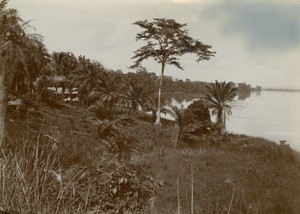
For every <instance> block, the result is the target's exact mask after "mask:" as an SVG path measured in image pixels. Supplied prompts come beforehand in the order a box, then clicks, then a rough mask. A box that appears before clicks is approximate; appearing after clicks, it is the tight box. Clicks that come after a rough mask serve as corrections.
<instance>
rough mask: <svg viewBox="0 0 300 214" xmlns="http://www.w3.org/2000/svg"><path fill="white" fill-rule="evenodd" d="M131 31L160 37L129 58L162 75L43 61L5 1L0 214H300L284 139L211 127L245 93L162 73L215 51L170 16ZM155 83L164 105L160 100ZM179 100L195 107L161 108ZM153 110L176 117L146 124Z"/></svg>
mask: <svg viewBox="0 0 300 214" xmlns="http://www.w3.org/2000/svg"><path fill="white" fill-rule="evenodd" d="M135 24H137V25H138V26H140V27H142V28H144V29H145V32H142V33H140V34H138V35H137V38H138V39H143V38H145V36H147V35H148V33H149V32H148V31H149V30H151V34H149V35H148V36H149V38H152V39H153V38H154V39H155V37H156V36H155V35H156V34H155V32H153V31H157V33H158V35H159V37H157V38H158V40H157V41H156V43H154V42H149V43H148V45H146V46H144V47H142V48H140V49H138V50H137V52H136V55H135V57H134V59H136V62H135V63H136V64H135V66H134V67H139V66H140V63H141V62H142V61H143V60H144V59H146V58H148V57H153V58H154V59H156V60H157V61H158V62H159V63H160V64H161V65H162V75H161V76H160V77H158V76H157V75H156V74H155V73H149V72H147V71H146V70H145V69H143V68H140V67H139V68H138V71H137V72H135V73H132V72H128V73H123V72H121V71H112V70H110V69H108V68H105V67H104V66H103V65H101V64H100V63H99V62H97V61H95V60H91V59H88V58H86V57H85V56H78V57H77V56H75V55H74V54H73V53H70V52H53V53H52V54H49V53H48V51H47V49H46V48H45V46H44V44H43V41H42V37H41V36H40V35H37V34H34V33H29V32H30V30H29V29H31V27H30V26H29V23H28V22H24V21H23V20H22V19H21V18H20V17H19V15H18V13H17V11H16V10H14V9H8V8H7V1H5V0H4V1H1V3H0V29H1V31H0V43H1V46H0V47H1V48H0V62H1V66H2V67H1V72H2V73H1V75H2V76H1V77H3V78H1V81H0V83H1V86H3V93H1V94H0V95H1V101H2V102H1V106H0V107H1V111H2V114H1V116H2V117H1V125H2V126H1V130H0V131H1V147H0V165H1V173H0V182H1V196H2V197H0V212H1V213H2V212H4V213H5V212H6V213H174V212H175V211H177V212H181V213H188V212H190V211H196V212H197V213H296V211H297V210H299V204H300V203H299V201H300V200H299V198H300V197H299V186H300V185H299V178H300V162H299V154H297V153H296V152H294V151H293V150H292V149H291V148H290V147H289V146H288V145H287V144H286V143H285V142H281V144H280V145H277V144H275V143H272V142H269V141H267V140H264V139H260V138H251V137H247V136H239V135H231V134H228V133H226V132H225V133H222V132H221V133H220V132H218V130H217V129H218V124H221V125H222V129H224V128H225V119H224V118H225V116H226V115H227V116H228V115H230V113H231V111H230V109H231V102H232V101H233V98H234V97H235V95H236V93H237V92H238V91H239V90H241V89H245V90H246V89H247V90H248V88H249V87H250V86H249V85H246V84H244V83H243V84H239V85H236V84H234V83H232V82H230V83H225V82H223V83H219V82H216V83H215V84H212V83H204V82H199V81H190V80H188V79H186V80H185V81H183V80H178V79H173V78H172V77H168V76H164V67H165V65H167V64H171V65H172V64H173V65H175V66H177V67H179V68H181V66H180V64H179V61H178V59H177V57H180V56H181V55H183V54H185V53H195V54H196V55H197V57H198V61H200V60H208V59H209V58H210V57H211V56H213V54H214V53H213V52H211V51H209V49H210V46H208V45H204V44H202V43H201V42H199V41H198V40H194V39H192V38H190V37H189V36H188V35H187V30H186V29H185V28H184V27H185V26H186V25H182V24H179V23H177V22H176V21H174V20H170V19H154V21H153V22H148V21H138V22H136V23H135ZM153 33H154V34H153ZM161 39H163V40H165V41H164V42H166V43H165V45H163V46H160V45H159V42H160V41H161ZM157 42H158V43H157ZM160 48H163V49H160ZM161 81H164V90H165V91H164V92H169V93H163V94H162V96H165V98H166V99H165V102H160V100H161V98H160V94H157V93H156V89H157V88H160V91H161ZM236 86H237V88H238V89H236ZM250 88H251V87H250ZM205 89H207V91H205ZM258 89H259V88H258ZM1 90H2V88H1ZM175 92H195V93H196V95H195V94H193V96H196V97H197V98H199V99H198V100H197V101H195V102H193V103H192V104H191V105H190V106H189V107H188V108H187V109H180V108H178V107H174V106H173V107H170V109H169V111H168V108H167V104H169V103H170V100H168V97H170V94H171V95H172V96H178V98H179V99H182V94H181V93H175ZM184 96H186V95H184ZM157 98H158V99H157ZM210 110H212V111H213V112H215V113H216V114H217V123H213V122H212V120H211V115H210ZM160 112H166V113H167V112H169V114H171V115H173V117H174V119H175V120H174V121H170V120H165V119H162V120H161V123H162V125H161V126H155V125H153V122H154V121H155V120H156V121H157V120H159V117H156V118H155V115H160ZM4 124H5V127H4ZM3 132H4V134H3ZM174 136H175V138H174ZM171 139H174V140H171ZM187 175H188V176H187ZM274 178H276V179H274ZM191 180H192V181H193V182H192V184H193V186H192V188H191V187H190V185H191ZM191 192H192V194H191ZM191 207H192V208H191ZM176 209H177V210H176Z"/></svg>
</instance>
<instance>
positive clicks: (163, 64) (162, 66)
mask: <svg viewBox="0 0 300 214" xmlns="http://www.w3.org/2000/svg"><path fill="white" fill-rule="evenodd" d="M164 72H165V63H164V62H162V64H161V76H160V83H159V88H158V100H157V115H156V121H155V123H156V124H160V100H161V98H160V97H161V90H162V84H163V77H164Z"/></svg>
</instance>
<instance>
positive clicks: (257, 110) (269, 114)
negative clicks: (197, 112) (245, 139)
mask: <svg viewBox="0 0 300 214" xmlns="http://www.w3.org/2000/svg"><path fill="white" fill-rule="evenodd" d="M200 96H201V95H199V96H198V97H194V98H192V97H190V95H189V96H188V98H186V99H184V98H183V97H184V94H182V95H180V98H179V99H178V97H175V98H171V100H169V104H172V105H177V106H178V107H180V106H181V105H183V107H184V108H186V107H187V106H188V105H189V104H190V103H192V102H193V101H194V100H195V99H197V98H198V99H199V97H200ZM243 98H244V99H239V98H238V99H237V101H236V103H235V104H233V106H232V115H231V116H230V117H229V120H228V121H227V130H228V131H229V132H232V133H237V134H247V135H251V136H257V137H264V138H266V139H269V140H272V141H275V142H277V143H278V142H279V140H287V143H288V144H289V145H290V146H291V147H293V148H294V149H296V150H298V151H300V132H299V125H300V108H299V105H300V93H295V92H280V91H262V92H260V93H258V92H253V93H252V94H250V95H249V96H243Z"/></svg>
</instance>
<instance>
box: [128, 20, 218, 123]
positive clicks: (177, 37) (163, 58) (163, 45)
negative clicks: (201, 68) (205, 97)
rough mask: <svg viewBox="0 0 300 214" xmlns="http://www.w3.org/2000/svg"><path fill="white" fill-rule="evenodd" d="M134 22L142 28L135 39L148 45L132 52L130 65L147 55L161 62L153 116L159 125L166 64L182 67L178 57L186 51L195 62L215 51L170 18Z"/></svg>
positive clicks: (138, 62) (184, 25) (212, 54)
mask: <svg viewBox="0 0 300 214" xmlns="http://www.w3.org/2000/svg"><path fill="white" fill-rule="evenodd" d="M134 25H138V26H139V27H141V28H142V29H143V31H142V32H140V33H138V34H137V35H136V40H137V41H138V40H143V41H145V42H147V44H146V45H145V46H142V47H140V48H139V49H137V50H136V51H135V52H134V54H135V55H134V56H133V57H132V59H134V60H135V61H134V64H133V65H132V66H131V67H130V68H139V67H142V66H141V63H142V61H144V60H145V59H148V58H153V59H154V60H155V61H156V62H158V63H159V64H161V77H160V84H159V90H158V110H157V117H156V123H157V124H160V113H161V110H160V100H161V91H162V85H163V75H164V72H165V67H166V65H167V64H168V65H174V66H176V67H177V68H179V69H181V70H183V68H182V66H181V64H180V62H179V58H178V57H180V56H182V55H184V54H187V53H194V54H196V56H197V60H196V61H197V62H200V61H202V60H209V59H210V58H211V57H212V56H214V54H215V52H212V51H210V49H211V46H210V45H205V44H203V43H202V42H200V41H199V40H197V39H193V38H191V37H190V36H189V35H188V30H187V29H185V27H186V26H187V24H180V23H177V22H176V21H175V20H173V19H165V18H154V19H153V21H148V20H144V21H137V22H135V23H134Z"/></svg>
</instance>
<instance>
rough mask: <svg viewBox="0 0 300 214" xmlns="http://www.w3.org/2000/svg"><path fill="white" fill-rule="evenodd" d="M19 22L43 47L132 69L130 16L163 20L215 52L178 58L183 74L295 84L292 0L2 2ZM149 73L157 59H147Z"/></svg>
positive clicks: (296, 23) (297, 56)
mask: <svg viewBox="0 0 300 214" xmlns="http://www.w3.org/2000/svg"><path fill="white" fill-rule="evenodd" d="M8 6H9V7H12V8H16V9H17V10H18V11H19V14H20V16H21V17H22V18H23V20H25V21H28V20H32V21H31V25H32V26H34V27H35V28H36V32H37V33H39V34H41V35H42V36H43V37H44V43H45V45H46V47H47V48H48V50H49V52H50V53H51V52H52V51H70V52H73V53H74V54H75V55H76V56H78V55H85V56H86V57H88V58H91V59H95V60H98V61H99V62H100V63H101V64H103V65H104V66H105V67H107V68H110V69H113V70H117V69H121V70H122V71H124V72H128V71H133V70H130V69H129V68H128V67H129V66H130V65H132V64H133V60H132V59H131V57H132V56H133V55H134V53H133V52H134V51H135V50H136V49H138V48H139V47H141V46H142V45H144V44H145V43H143V42H140V41H136V40H135V36H136V34H137V33H138V32H140V31H141V29H140V28H139V27H138V26H136V25H133V23H134V22H135V21H138V20H145V19H147V20H149V21H150V20H152V18H163V17H164V18H170V19H175V20H176V21H177V22H180V23H186V24H187V27H186V28H187V29H188V30H189V34H190V36H192V37H193V38H195V39H199V40H200V41H201V42H203V43H204V44H208V45H211V46H212V50H213V51H216V55H215V57H213V58H212V59H211V60H209V61H201V62H200V63H197V62H196V56H195V55H191V54H188V55H185V56H183V57H181V63H182V65H183V67H184V71H181V70H178V69H177V68H175V67H172V66H167V67H166V71H165V74H166V75H168V76H173V77H174V78H180V79H183V80H185V79H186V78H188V79H190V80H199V81H208V82H212V81H215V80H218V81H234V82H246V83H248V84H251V85H253V86H255V85H260V86H262V87H290V88H300V1H297V0H10V2H9V5H8ZM143 66H144V67H145V68H146V69H147V70H148V71H149V72H155V73H156V74H157V75H160V65H159V64H157V63H156V62H154V61H153V60H152V59H149V60H147V61H145V62H144V63H143Z"/></svg>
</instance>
